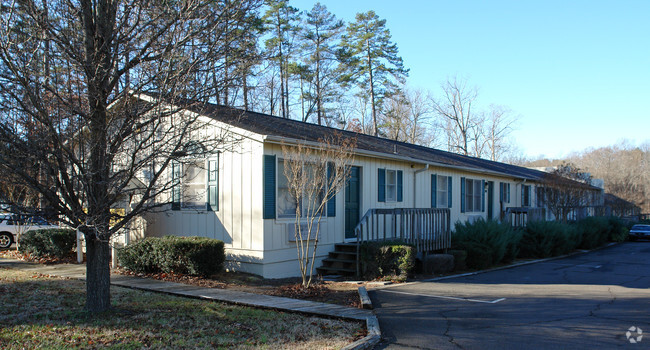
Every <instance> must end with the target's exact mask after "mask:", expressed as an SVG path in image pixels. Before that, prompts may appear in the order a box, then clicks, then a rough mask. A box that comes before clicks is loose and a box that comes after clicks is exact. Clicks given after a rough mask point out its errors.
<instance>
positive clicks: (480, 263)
mask: <svg viewBox="0 0 650 350" xmlns="http://www.w3.org/2000/svg"><path fill="white" fill-rule="evenodd" d="M454 249H455V250H463V251H465V252H467V254H466V258H465V264H466V265H467V267H468V268H470V269H473V270H484V269H487V268H489V267H490V266H492V264H494V260H492V257H493V256H494V254H492V252H491V250H492V248H491V247H490V246H488V245H487V244H483V243H479V242H472V241H463V242H458V243H456V245H455V246H454Z"/></svg>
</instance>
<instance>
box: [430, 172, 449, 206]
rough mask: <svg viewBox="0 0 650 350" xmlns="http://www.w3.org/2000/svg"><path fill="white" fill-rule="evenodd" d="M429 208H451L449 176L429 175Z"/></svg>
mask: <svg viewBox="0 0 650 350" xmlns="http://www.w3.org/2000/svg"><path fill="white" fill-rule="evenodd" d="M431 207H432V208H451V176H442V175H435V174H433V175H431Z"/></svg>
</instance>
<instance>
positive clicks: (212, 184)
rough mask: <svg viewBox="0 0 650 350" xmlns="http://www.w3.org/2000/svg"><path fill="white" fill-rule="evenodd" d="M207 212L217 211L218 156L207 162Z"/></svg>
mask: <svg viewBox="0 0 650 350" xmlns="http://www.w3.org/2000/svg"><path fill="white" fill-rule="evenodd" d="M208 210H213V211H219V155H218V154H217V159H210V160H208Z"/></svg>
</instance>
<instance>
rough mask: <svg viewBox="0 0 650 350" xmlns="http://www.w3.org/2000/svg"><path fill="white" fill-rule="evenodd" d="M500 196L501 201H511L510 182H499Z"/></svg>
mask: <svg viewBox="0 0 650 350" xmlns="http://www.w3.org/2000/svg"><path fill="white" fill-rule="evenodd" d="M499 197H500V199H501V202H503V203H510V184H509V183H505V182H501V183H500V184H499Z"/></svg>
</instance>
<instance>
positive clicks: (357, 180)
mask: <svg viewBox="0 0 650 350" xmlns="http://www.w3.org/2000/svg"><path fill="white" fill-rule="evenodd" d="M360 195H361V168H360V167H358V166H353V167H352V168H351V169H350V178H349V179H348V181H347V183H346V184H345V238H346V239H349V238H354V228H355V227H357V224H358V223H359V214H360V213H359V210H360V204H359V202H360V199H361V196H360Z"/></svg>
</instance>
